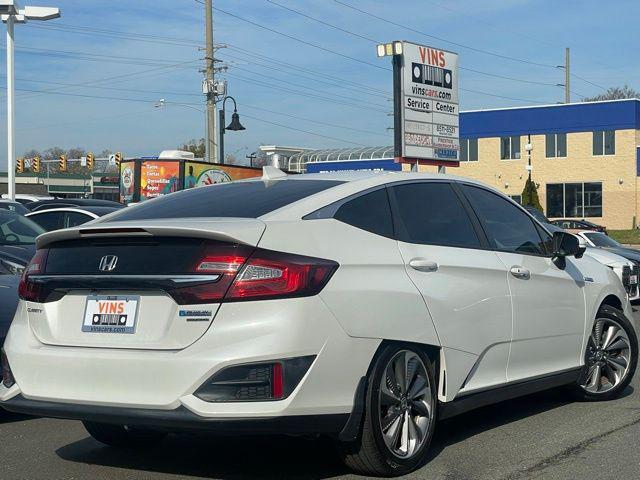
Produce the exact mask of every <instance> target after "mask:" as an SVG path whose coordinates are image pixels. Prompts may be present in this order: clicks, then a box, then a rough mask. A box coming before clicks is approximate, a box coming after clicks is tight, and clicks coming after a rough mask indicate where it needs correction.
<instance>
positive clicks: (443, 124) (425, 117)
mask: <svg viewBox="0 0 640 480" xmlns="http://www.w3.org/2000/svg"><path fill="white" fill-rule="evenodd" d="M396 43H397V42H396ZM400 43H401V44H402V48H401V53H400V54H398V53H397V52H396V53H394V55H393V70H394V106H395V108H394V113H395V129H394V130H395V156H396V157H397V158H398V157H399V158H400V159H401V160H416V159H424V160H432V161H438V162H443V163H446V162H457V161H458V160H459V152H460V139H459V135H460V128H459V122H458V113H459V112H458V110H459V97H458V54H456V53H452V52H447V51H444V50H439V49H436V48H432V47H427V46H424V45H417V44H415V43H410V42H400Z"/></svg>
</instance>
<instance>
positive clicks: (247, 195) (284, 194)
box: [105, 180, 343, 223]
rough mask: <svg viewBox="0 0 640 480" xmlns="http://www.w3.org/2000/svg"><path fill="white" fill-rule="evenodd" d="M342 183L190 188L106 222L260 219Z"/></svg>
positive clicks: (287, 182) (292, 182)
mask: <svg viewBox="0 0 640 480" xmlns="http://www.w3.org/2000/svg"><path fill="white" fill-rule="evenodd" d="M341 183H343V182H338V181H333V180H277V181H271V182H262V181H250V182H232V183H223V184H218V185H212V186H209V187H198V188H191V189H189V190H183V191H181V192H176V193H172V194H170V195H166V196H163V197H158V198H156V199H154V200H149V201H147V202H144V203H141V204H139V205H136V206H133V207H127V208H124V209H122V210H121V211H120V212H118V213H117V214H115V215H114V216H112V217H111V218H109V219H108V220H107V221H106V222H105V223H108V222H116V221H122V220H145V219H151V218H185V217H191V218H194V217H241V218H258V217H260V216H262V215H264V214H266V213H269V212H272V211H274V210H277V209H279V208H281V207H284V206H285V205H289V204H290V203H293V202H296V201H298V200H301V199H303V198H305V197H308V196H310V195H313V194H315V193H318V192H321V191H322V190H326V189H328V188H331V187H335V186H336V185H339V184H341Z"/></svg>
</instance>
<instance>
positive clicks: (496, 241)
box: [462, 185, 546, 255]
mask: <svg viewBox="0 0 640 480" xmlns="http://www.w3.org/2000/svg"><path fill="white" fill-rule="evenodd" d="M462 189H463V191H464V192H465V194H466V195H467V197H468V198H469V202H470V203H471V206H472V207H473V209H474V210H475V211H476V213H477V214H478V217H480V220H481V221H482V223H483V224H484V227H485V229H486V234H487V236H488V237H489V242H490V243H491V245H492V246H493V247H494V248H495V249H497V250H501V251H504V252H515V253H528V254H534V255H545V254H546V249H545V246H544V245H543V242H542V239H541V238H540V234H539V233H538V230H537V229H536V227H535V225H534V223H533V221H532V220H531V218H529V216H528V215H527V214H526V213H525V212H523V211H522V210H520V209H519V208H518V207H516V206H514V205H513V204H512V203H510V202H508V201H507V200H505V199H504V198H502V197H500V196H499V195H496V194H494V193H491V192H489V191H487V190H484V189H482V188H478V187H472V186H469V185H463V186H462Z"/></svg>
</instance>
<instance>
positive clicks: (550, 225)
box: [522, 206, 564, 233]
mask: <svg viewBox="0 0 640 480" xmlns="http://www.w3.org/2000/svg"><path fill="white" fill-rule="evenodd" d="M522 208H524V209H525V210H526V211H527V212H529V215H531V216H532V217H533V218H535V219H536V220H537V221H538V222H540V223H541V224H542V226H543V227H545V228H546V229H547V230H549V231H550V232H551V233H554V232H562V231H564V230H563V229H562V228H560V227H559V226H557V225H555V224H553V223H551V220H549V219H548V218H547V217H545V216H544V213H542V212H541V211H540V210H538V209H537V208H535V207H530V206H525V207H522Z"/></svg>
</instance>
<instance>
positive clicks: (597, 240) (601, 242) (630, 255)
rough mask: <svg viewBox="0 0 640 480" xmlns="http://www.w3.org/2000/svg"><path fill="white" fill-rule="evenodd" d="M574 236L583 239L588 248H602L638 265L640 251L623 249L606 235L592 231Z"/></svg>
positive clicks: (580, 232)
mask: <svg viewBox="0 0 640 480" xmlns="http://www.w3.org/2000/svg"><path fill="white" fill-rule="evenodd" d="M576 235H578V237H580V238H583V239H584V240H585V241H586V243H587V245H588V246H591V247H597V248H603V249H605V250H608V251H610V252H613V253H615V254H617V255H620V256H622V257H624V258H627V259H629V260H631V261H632V262H634V263H636V264H638V265H640V250H636V249H635V248H630V247H625V246H624V245H622V244H621V243H620V242H618V241H616V240H614V239H613V238H611V237H610V236H608V235H605V234H603V233H601V232H594V231H592V230H581V231H579V232H577V233H576Z"/></svg>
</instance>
